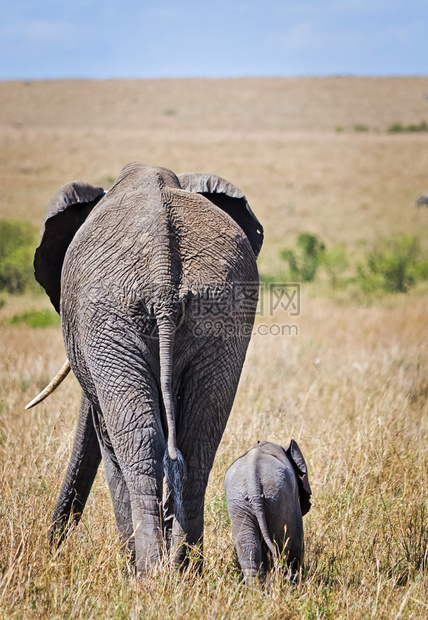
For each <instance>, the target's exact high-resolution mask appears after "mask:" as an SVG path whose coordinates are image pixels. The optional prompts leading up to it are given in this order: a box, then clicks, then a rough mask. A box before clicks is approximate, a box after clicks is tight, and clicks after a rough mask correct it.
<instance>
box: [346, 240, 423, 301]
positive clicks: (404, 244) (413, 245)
mask: <svg viewBox="0 0 428 620" xmlns="http://www.w3.org/2000/svg"><path fill="white" fill-rule="evenodd" d="M357 273H358V276H357V279H356V281H357V282H358V283H359V284H360V285H361V287H362V289H363V290H364V291H365V292H372V291H375V290H377V289H383V290H384V291H387V292H390V293H405V292H406V291H407V290H408V289H409V288H410V287H412V286H414V285H415V284H416V282H417V281H419V280H426V279H428V259H427V258H425V257H423V256H422V252H421V248H420V244H419V240H418V239H416V238H415V237H409V236H406V235H403V236H402V237H400V238H397V239H380V240H379V241H378V242H377V243H376V244H375V245H374V247H373V249H372V250H370V251H369V252H368V254H367V255H366V259H365V262H364V263H359V264H358V265H357Z"/></svg>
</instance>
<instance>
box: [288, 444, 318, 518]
mask: <svg viewBox="0 0 428 620" xmlns="http://www.w3.org/2000/svg"><path fill="white" fill-rule="evenodd" d="M285 452H286V454H287V456H288V458H289V459H290V461H291V462H292V464H293V467H294V471H295V472H296V474H297V481H298V485H299V499H300V508H301V510H302V515H305V514H306V513H307V512H309V509H310V507H311V495H312V491H311V487H310V485H309V479H308V468H307V465H306V461H305V459H304V458H303V454H302V453H301V451H300V448H299V446H298V445H297V442H296V441H294V439H292V440H291V441H290V445H289V446H288V448H287V449H286V451H285Z"/></svg>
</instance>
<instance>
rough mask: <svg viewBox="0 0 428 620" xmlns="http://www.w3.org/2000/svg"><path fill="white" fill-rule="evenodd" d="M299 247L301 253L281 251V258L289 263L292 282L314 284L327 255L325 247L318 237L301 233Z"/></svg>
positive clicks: (298, 241) (298, 239) (298, 240)
mask: <svg viewBox="0 0 428 620" xmlns="http://www.w3.org/2000/svg"><path fill="white" fill-rule="evenodd" d="M297 246H298V248H300V251H299V252H296V251H294V250H290V249H285V250H282V251H281V258H282V259H283V260H285V261H287V262H288V268H289V270H290V277H291V279H292V280H295V281H299V282H313V280H314V279H315V275H316V272H317V270H318V267H319V266H320V264H321V263H322V262H323V259H324V257H325V254H326V249H325V245H324V243H323V242H322V241H320V240H319V239H318V237H317V236H316V235H312V234H311V233H300V235H299V236H298V238H297Z"/></svg>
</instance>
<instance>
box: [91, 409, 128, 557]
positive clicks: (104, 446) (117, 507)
mask: <svg viewBox="0 0 428 620" xmlns="http://www.w3.org/2000/svg"><path fill="white" fill-rule="evenodd" d="M95 417H96V423H95V429H96V432H97V435H98V441H99V444H100V446H101V453H102V458H103V463H104V471H105V474H106V478H107V484H108V487H109V491H110V496H111V499H112V503H113V510H114V516H115V518H116V525H117V529H118V532H119V539H120V542H121V545H122V549H123V550H124V551H128V552H129V553H130V554H131V561H134V560H135V540H134V530H133V527H132V512H131V500H130V497H129V490H128V487H127V485H126V482H125V478H124V476H123V473H122V471H121V469H120V467H119V464H118V462H117V459H116V455H115V454H114V452H113V449H112V447H111V442H110V438H109V436H108V433H107V429H106V428H105V426H104V424H103V421H102V418H101V416H100V415H98V414H97V413H96V416H95Z"/></svg>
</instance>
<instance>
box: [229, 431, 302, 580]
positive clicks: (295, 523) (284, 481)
mask: <svg viewBox="0 0 428 620" xmlns="http://www.w3.org/2000/svg"><path fill="white" fill-rule="evenodd" d="M224 486H225V490H226V499H227V510H228V513H229V518H230V521H231V523H232V533H233V538H234V539H235V545H236V550H237V553H238V560H239V564H240V565H241V568H242V572H243V574H244V580H245V583H246V584H251V583H253V582H254V580H255V578H256V577H257V576H258V577H259V579H260V581H264V579H265V577H266V571H267V569H268V564H269V559H272V560H274V559H275V558H276V557H277V556H278V552H279V554H281V557H284V559H285V560H286V562H287V564H288V565H289V566H291V569H292V571H293V573H297V571H298V568H299V566H300V564H301V562H302V560H303V552H304V545H303V522H302V515H304V514H306V513H307V512H308V510H309V508H310V507H311V502H310V496H311V494H312V492H311V487H310V486H309V481H308V472H307V467H306V463H305V459H304V458H303V455H302V453H301V452H300V448H299V446H298V445H297V443H296V442H295V441H294V440H293V439H292V440H291V442H290V445H289V446H288V448H286V449H284V448H282V447H281V446H279V445H277V444H274V443H270V442H268V441H259V442H257V444H256V445H255V446H254V448H252V449H251V450H249V451H248V452H246V454H244V455H243V456H241V457H240V458H239V459H237V460H236V461H235V462H234V463H233V464H232V465H231V466H230V468H229V469H228V471H227V472H226V477H225V481H224Z"/></svg>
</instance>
